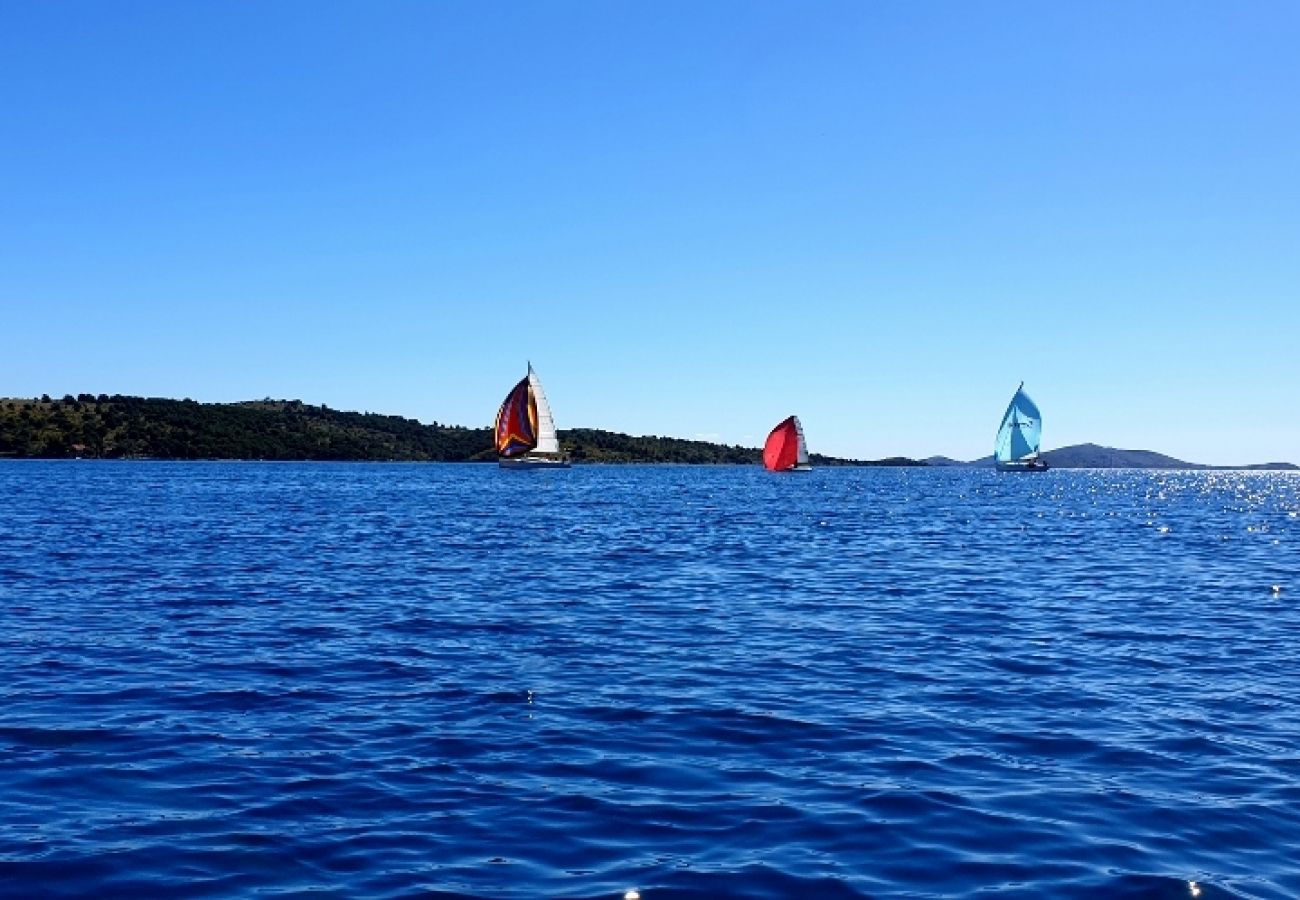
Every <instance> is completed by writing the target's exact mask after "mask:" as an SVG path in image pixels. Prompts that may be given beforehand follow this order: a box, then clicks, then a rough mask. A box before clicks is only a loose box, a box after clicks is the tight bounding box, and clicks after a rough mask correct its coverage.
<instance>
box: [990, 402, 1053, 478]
mask: <svg viewBox="0 0 1300 900" xmlns="http://www.w3.org/2000/svg"><path fill="white" fill-rule="evenodd" d="M1042 439H1043V417H1042V414H1040V413H1039V412H1038V406H1037V405H1035V403H1034V401H1033V400H1030V399H1029V395H1028V394H1026V393H1025V383H1024V382H1023V381H1022V382H1020V387H1018V388H1016V393H1015V395H1014V396H1013V397H1012V398H1011V404H1010V405H1009V406H1008V407H1007V412H1006V415H1004V416H1003V417H1002V426H1001V427H1000V428H998V438H997V441H996V442H995V443H994V445H993V461H994V463H995V464H996V465H997V469H998V471H999V472H1046V471H1047V460H1045V459H1043V458H1042V457H1041V456H1039V455H1038V448H1039V445H1040V444H1041V443H1042Z"/></svg>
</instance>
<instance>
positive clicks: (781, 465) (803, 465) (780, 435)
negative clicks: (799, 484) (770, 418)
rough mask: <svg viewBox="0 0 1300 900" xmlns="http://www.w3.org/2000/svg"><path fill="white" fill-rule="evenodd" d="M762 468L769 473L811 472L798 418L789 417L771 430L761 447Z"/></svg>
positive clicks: (805, 443)
mask: <svg viewBox="0 0 1300 900" xmlns="http://www.w3.org/2000/svg"><path fill="white" fill-rule="evenodd" d="M763 466H764V467H765V468H766V469H767V470H768V471H769V472H811V471H812V465H811V464H810V463H809V461H808V442H807V441H806V440H804V436H803V425H801V424H799V417H798V416H790V418H788V419H785V420H784V421H782V422H781V423H780V424H779V425H777V426H776V427H775V428H773V429H772V433H771V434H769V435H768V436H767V443H765V444H764V445H763Z"/></svg>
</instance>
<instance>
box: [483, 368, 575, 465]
mask: <svg viewBox="0 0 1300 900" xmlns="http://www.w3.org/2000/svg"><path fill="white" fill-rule="evenodd" d="M493 430H494V431H495V434H496V447H497V462H498V463H499V464H500V466H501V468H503V469H567V468H568V467H569V458H568V457H567V456H566V455H565V454H564V453H563V452H561V450H560V439H559V436H558V435H557V434H556V431H555V419H554V417H552V415H551V404H550V403H549V402H547V399H546V392H545V391H544V390H542V381H541V379H540V378H538V377H537V373H536V372H534V371H533V364H532V363H531V362H530V363H529V364H528V374H527V375H525V376H524V378H523V380H522V381H520V382H519V383H518V384H516V385H515V386H514V387H513V388H511V389H510V393H508V394H506V399H505V400H503V401H501V408H500V409H498V410H497V418H496V424H495V425H494V426H493Z"/></svg>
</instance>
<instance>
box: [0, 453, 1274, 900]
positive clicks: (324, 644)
mask: <svg viewBox="0 0 1300 900" xmlns="http://www.w3.org/2000/svg"><path fill="white" fill-rule="evenodd" d="M0 497H2V498H3V500H0V673H2V678H0V895H4V896H6V897H9V896H15V897H27V896H128V897H155V896H166V897H275V896H312V897H347V898H358V897H414V896H426V897H453V896H455V897H459V896H466V897H487V898H510V897H517V898H532V897H577V898H587V897H591V898H619V897H623V896H624V895H625V893H626V892H627V891H629V890H636V891H639V893H640V896H641V897H642V898H644V900H661V898H672V897H689V896H706V897H931V896H951V897H965V896H971V895H974V894H979V893H996V894H997V895H998V896H999V897H1013V898H1022V897H1025V898H1027V897H1043V896H1053V897H1075V896H1079V897H1082V896H1088V897H1096V896H1103V897H1117V896H1118V897H1171V898H1173V897H1193V898H1195V897H1214V896H1220V897H1222V896H1238V897H1270V898H1281V897H1295V896H1300V646H1298V641H1300V610H1298V607H1300V520H1298V518H1297V516H1300V477H1298V476H1296V475H1291V474H1272V473H1245V472H1192V473H1174V472H1103V471H1074V472H1067V471H1053V472H1048V473H1045V474H1033V475H998V474H996V473H993V472H989V471H968V470H965V471H964V470H933V469H930V470H926V469H822V470H818V471H815V472H812V473H809V474H804V475H772V474H768V473H766V472H763V471H762V470H760V469H758V468H757V467H700V468H694V467H635V466H628V467H599V466H589V467H575V468H573V469H571V470H568V471H548V472H537V471H501V470H499V469H497V468H496V467H495V466H486V465H483V466H475V465H459V466H457V465H395V464H358V465H352V464H276V463H163V462H92V461H59V462H19V461H9V462H0Z"/></svg>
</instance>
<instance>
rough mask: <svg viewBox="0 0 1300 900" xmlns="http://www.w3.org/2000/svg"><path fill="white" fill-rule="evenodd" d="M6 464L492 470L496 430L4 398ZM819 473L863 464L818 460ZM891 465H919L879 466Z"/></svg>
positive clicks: (296, 403)
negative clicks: (463, 465)
mask: <svg viewBox="0 0 1300 900" xmlns="http://www.w3.org/2000/svg"><path fill="white" fill-rule="evenodd" d="M559 436H560V442H561V446H562V447H563V448H564V450H565V451H567V452H568V453H569V454H570V456H572V458H573V460H574V461H575V462H592V463H742V464H746V463H748V464H752V463H757V462H758V461H759V459H760V455H761V454H760V451H759V450H757V449H755V448H752V447H739V446H726V445H722V444H713V443H709V442H707V441H688V440H682V439H680V438H670V437H656V436H649V437H633V436H631V435H626V434H619V433H617V432H611V431H602V430H599V429H594V428H574V429H569V430H566V431H561V432H560V433H559ZM0 456H2V457H17V458H35V459H68V458H74V457H83V458H99V459H239V460H250V459H266V460H322V461H325V460H336V461H348V460H355V461H363V460H396V461H430V462H433V461H437V462H486V461H491V460H495V459H496V454H495V452H494V448H493V443H492V430H491V429H490V428H465V427H463V426H459V425H443V424H439V423H437V422H434V423H431V424H429V425H424V424H422V423H420V422H417V421H416V420H414V419H406V418H403V417H401V416H386V415H380V414H377V413H369V412H347V411H342V410H336V409H331V408H329V407H328V406H325V405H320V406H316V405H312V404H308V403H303V402H302V401H300V400H271V399H265V400H255V401H248V402H244V403H198V402H196V401H194V400H188V399H186V400H172V399H166V398H159V397H131V396H123V395H120V394H113V395H106V394H99V395H91V394H79V395H77V396H75V397H73V396H72V395H66V396H64V397H63V398H61V399H57V400H56V399H52V398H50V397H49V396H48V395H46V396H42V397H40V398H39V399H32V400H22V399H9V400H0ZM813 464H814V465H844V464H849V465H854V464H864V463H858V462H857V461H852V460H839V459H834V458H832V457H822V456H818V455H816V454H814V455H813ZM865 464H877V465H880V464H883V465H918V463H915V462H914V461H912V460H902V459H897V460H880V461H878V462H876V463H865Z"/></svg>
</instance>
